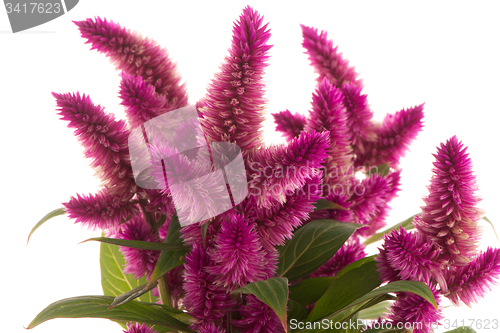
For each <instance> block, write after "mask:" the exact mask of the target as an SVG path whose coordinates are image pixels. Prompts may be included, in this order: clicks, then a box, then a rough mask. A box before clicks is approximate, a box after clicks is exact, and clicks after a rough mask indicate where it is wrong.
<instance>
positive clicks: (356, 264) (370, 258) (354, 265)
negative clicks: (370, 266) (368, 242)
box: [336, 255, 375, 277]
mask: <svg viewBox="0 0 500 333" xmlns="http://www.w3.org/2000/svg"><path fill="white" fill-rule="evenodd" d="M371 261H375V255H373V256H368V257H364V258H361V259H359V260H356V261H355V262H353V263H351V264H349V265H347V266H346V267H344V268H343V269H342V270H341V271H340V272H338V273H337V275H336V276H337V277H341V276H342V275H344V274H345V273H347V272H349V271H352V270H353V269H355V268H358V267H360V266H362V265H364V264H366V263H368V262H371Z"/></svg>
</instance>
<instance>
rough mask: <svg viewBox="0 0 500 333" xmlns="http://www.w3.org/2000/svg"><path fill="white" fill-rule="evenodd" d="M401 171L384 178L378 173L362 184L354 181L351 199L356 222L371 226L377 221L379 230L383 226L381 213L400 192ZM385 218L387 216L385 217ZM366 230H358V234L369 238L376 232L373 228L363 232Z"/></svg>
mask: <svg viewBox="0 0 500 333" xmlns="http://www.w3.org/2000/svg"><path fill="white" fill-rule="evenodd" d="M399 179H400V171H396V172H392V173H390V174H389V175H387V176H385V177H384V176H382V175H379V174H376V173H373V174H371V175H370V176H369V177H367V178H365V179H363V180H362V181H361V182H358V181H357V180H353V182H352V185H353V186H352V189H351V191H352V195H351V198H350V202H351V207H350V208H351V211H352V213H353V217H354V222H356V223H361V224H366V225H367V226H368V227H367V228H366V229H368V228H369V226H370V225H371V224H372V223H373V222H374V221H376V222H377V224H378V225H377V229H378V227H381V226H383V220H382V221H380V220H379V218H380V217H381V215H380V214H381V212H383V211H384V210H385V209H388V208H387V205H388V203H389V201H390V200H392V199H393V198H394V197H395V196H396V193H397V192H398V191H399ZM384 216H385V215H384ZM363 229H365V228H361V229H358V230H359V231H357V233H358V234H360V235H362V236H364V237H367V236H369V234H370V233H371V232H372V231H374V230H373V229H374V228H373V227H372V228H369V230H370V231H368V230H366V231H363Z"/></svg>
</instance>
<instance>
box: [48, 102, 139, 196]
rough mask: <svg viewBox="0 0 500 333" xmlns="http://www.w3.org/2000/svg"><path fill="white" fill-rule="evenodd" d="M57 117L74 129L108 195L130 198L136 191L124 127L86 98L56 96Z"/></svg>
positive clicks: (125, 126) (126, 133)
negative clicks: (107, 190)
mask: <svg viewBox="0 0 500 333" xmlns="http://www.w3.org/2000/svg"><path fill="white" fill-rule="evenodd" d="M52 95H53V96H54V97H55V98H56V102H57V106H58V114H59V115H60V116H61V119H62V120H66V121H68V122H69V124H68V127H70V128H74V129H75V132H74V133H75V135H76V136H77V137H78V140H79V141H80V143H81V144H82V146H83V147H84V148H85V151H84V153H85V157H87V158H91V159H92V163H91V164H90V165H91V166H92V167H93V168H96V169H97V170H98V172H99V175H100V178H101V180H102V182H103V183H104V185H105V186H106V187H107V188H108V189H109V194H116V195H121V196H124V197H128V198H130V197H132V196H133V193H134V192H136V191H137V185H136V184H135V182H134V176H133V173H132V167H131V166H130V156H129V152H128V136H129V134H130V132H129V130H128V129H127V125H126V124H125V122H124V121H122V120H115V118H114V116H113V115H112V114H106V113H105V112H104V109H103V108H102V107H101V106H100V105H94V104H93V103H92V101H91V100H90V98H89V97H88V96H85V95H83V96H80V93H76V94H69V93H68V94H56V93H52Z"/></svg>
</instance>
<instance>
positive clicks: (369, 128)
mask: <svg viewBox="0 0 500 333" xmlns="http://www.w3.org/2000/svg"><path fill="white" fill-rule="evenodd" d="M342 94H343V96H344V100H343V104H344V107H345V110H346V115H347V127H348V128H349V131H348V133H349V134H350V138H349V141H350V142H351V145H352V148H353V150H354V153H355V154H356V155H358V154H363V153H365V151H366V149H367V146H369V144H370V143H373V142H375V140H376V139H377V135H376V133H375V125H374V124H373V123H372V118H373V112H372V111H371V110H370V108H369V106H368V102H367V99H366V95H362V94H361V87H360V86H356V85H354V84H352V83H349V84H344V85H342Z"/></svg>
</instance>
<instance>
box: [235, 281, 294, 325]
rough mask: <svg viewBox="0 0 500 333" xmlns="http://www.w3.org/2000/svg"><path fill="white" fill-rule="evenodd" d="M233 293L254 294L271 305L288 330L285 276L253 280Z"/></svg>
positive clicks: (286, 282) (286, 283)
mask: <svg viewBox="0 0 500 333" xmlns="http://www.w3.org/2000/svg"><path fill="white" fill-rule="evenodd" d="M233 293H243V294H252V295H254V296H255V297H257V298H258V299H259V300H261V301H262V302H263V303H265V304H267V305H269V307H270V308H271V309H273V310H274V312H275V313H276V315H277V316H278V318H279V319H280V322H281V325H282V326H283V329H284V330H285V331H287V321H286V312H287V311H286V303H287V299H288V279H287V278H283V277H278V278H270V279H267V280H262V281H257V282H252V283H249V284H247V285H245V286H244V287H241V288H239V289H236V290H235V291H233Z"/></svg>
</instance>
